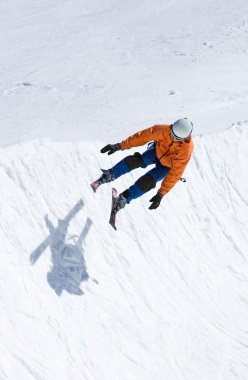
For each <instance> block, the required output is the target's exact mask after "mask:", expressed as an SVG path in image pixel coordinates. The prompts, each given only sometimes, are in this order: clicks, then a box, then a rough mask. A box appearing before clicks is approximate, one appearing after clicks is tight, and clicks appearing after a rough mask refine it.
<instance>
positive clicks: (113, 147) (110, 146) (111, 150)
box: [101, 144, 121, 155]
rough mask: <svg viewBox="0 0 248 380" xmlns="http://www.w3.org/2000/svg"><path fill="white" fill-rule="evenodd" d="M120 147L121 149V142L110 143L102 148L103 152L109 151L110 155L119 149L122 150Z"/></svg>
mask: <svg viewBox="0 0 248 380" xmlns="http://www.w3.org/2000/svg"><path fill="white" fill-rule="evenodd" d="M120 149H121V147H120V145H119V144H108V145H106V146H105V147H103V148H102V149H101V153H107V152H108V155H110V154H113V153H115V152H117V150H120Z"/></svg>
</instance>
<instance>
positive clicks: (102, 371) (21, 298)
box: [0, 125, 248, 380]
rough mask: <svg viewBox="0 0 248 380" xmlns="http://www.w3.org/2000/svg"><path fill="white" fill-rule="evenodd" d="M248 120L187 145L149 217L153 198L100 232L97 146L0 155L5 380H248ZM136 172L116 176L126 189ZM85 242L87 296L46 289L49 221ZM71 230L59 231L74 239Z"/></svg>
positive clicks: (102, 204) (104, 203) (102, 199)
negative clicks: (179, 168) (179, 175)
mask: <svg viewBox="0 0 248 380" xmlns="http://www.w3.org/2000/svg"><path fill="white" fill-rule="evenodd" d="M247 139H248V129H247V125H242V126H241V125H240V126H235V127H232V128H231V129H228V130H226V131H225V132H224V133H221V134H215V135H208V136H204V137H197V138H195V144H196V149H195V154H194V157H193V159H192V161H191V164H190V165H189V167H188V169H187V170H186V172H185V176H186V177H187V180H188V181H187V182H186V184H184V183H179V184H178V185H177V186H176V187H175V188H174V190H173V191H171V192H170V193H169V195H168V196H167V197H166V198H165V199H163V203H162V205H161V208H160V209H159V210H157V211H151V210H148V206H149V199H150V196H151V195H150V194H147V195H145V196H144V197H143V199H142V200H137V201H136V202H133V203H131V204H130V205H129V206H127V207H126V209H125V210H122V211H120V213H119V214H118V218H117V223H118V231H117V232H115V231H114V230H113V229H112V228H111V227H110V225H109V224H108V218H109V209H110V203H111V199H110V198H111V185H110V184H109V185H105V186H102V187H100V188H99V190H98V192H97V193H96V194H94V193H93V192H92V190H91V188H90V187H89V183H90V181H91V180H93V179H94V178H96V177H97V175H98V174H99V173H98V172H99V170H98V169H97V166H98V165H99V166H100V165H101V166H104V167H109V166H110V165H111V164H112V163H114V162H116V161H117V160H118V159H120V158H121V156H122V155H123V153H117V154H116V155H115V156H114V157H113V158H111V159H110V158H109V157H101V156H100V153H99V148H100V147H101V146H102V145H101V144H100V143H87V142H78V143H59V142H52V141H48V140H46V141H43V140H42V141H40V140H37V141H34V142H28V143H23V144H18V145H13V146H11V147H8V148H2V149H1V153H0V169H1V170H0V180H1V184H2V186H1V188H0V192H1V196H0V210H1V222H0V223H1V229H0V234H1V235H0V241H1V247H2V249H1V268H2V269H1V278H0V290H1V291H0V294H1V298H0V306H1V320H2V328H1V346H0V347H1V355H0V358H1V359H0V360H1V377H0V378H1V379H15V378H17V376H18V379H25V380H29V379H30V380H31V379H54V378H60V379H94V380H95V379H120V380H122V379H123V380H129V379H135V380H137V379H147V380H148V379H158V380H159V379H164V378H168V379H192V380H193V379H200V378H201V379H206V380H209V379H217V378H219V379H228V380H229V379H230V380H231V379H236V378H238V379H247V378H248V355H247V350H248V343H247V342H248V329H247V313H248V293H247V286H248V275H247V273H248V260H247V243H248V239H247V221H248V220H247V197H246V195H247V191H248V186H247V178H246V176H247V169H248V165H247V162H248V153H247V152H248V151H247ZM139 174H140V172H139V170H137V171H136V172H135V171H134V172H133V173H132V175H126V176H125V177H123V178H122V179H119V180H118V181H116V183H115V185H116V187H117V188H118V189H119V190H124V189H125V188H126V187H127V186H128V185H129V184H130V183H132V182H133V181H134V180H135V178H137V176H138V175H139ZM80 198H82V199H83V200H84V202H85V206H84V207H83V208H82V209H81V211H79V213H78V214H77V215H76V216H75V218H74V219H73V221H72V222H71V225H70V228H69V235H79V234H80V231H81V229H82V227H83V226H84V225H85V222H86V219H87V217H88V218H90V219H91V220H92V221H93V226H92V228H91V230H90V231H89V233H88V235H87V237H86V239H85V241H84V248H85V249H84V251H85V255H84V257H85V261H86V265H87V270H88V273H89V275H90V279H89V280H88V281H86V282H83V283H82V285H81V289H82V290H83V292H84V295H82V296H81V297H80V296H76V295H72V294H69V293H68V292H66V291H65V292H63V293H62V295H61V297H58V296H57V295H56V293H55V292H54V290H53V289H52V288H51V287H50V286H49V284H48V282H47V278H46V276H47V273H48V272H49V271H50V269H51V265H52V264H51V253H50V250H49V249H47V250H46V251H45V253H43V254H42V255H41V256H40V258H39V259H38V260H37V261H36V263H35V264H34V265H33V266H31V264H30V262H29V256H30V254H31V252H32V251H33V250H34V249H35V248H36V247H37V246H38V245H39V244H40V243H41V242H42V241H43V240H44V239H45V238H46V237H47V235H48V234H49V233H48V230H47V228H46V226H45V221H44V216H45V215H46V214H48V216H49V218H50V219H51V221H52V222H53V223H54V224H55V225H56V224H57V219H58V218H59V219H63V218H64V217H65V216H66V214H67V213H68V212H69V211H70V210H71V209H72V208H73V206H74V205H75V204H76V203H77V201H78V200H79V199H80ZM69 235H68V236H69Z"/></svg>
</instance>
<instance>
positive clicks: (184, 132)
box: [171, 117, 193, 141]
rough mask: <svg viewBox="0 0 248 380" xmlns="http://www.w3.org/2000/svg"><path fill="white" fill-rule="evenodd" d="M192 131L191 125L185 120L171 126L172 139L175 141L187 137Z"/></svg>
mask: <svg viewBox="0 0 248 380" xmlns="http://www.w3.org/2000/svg"><path fill="white" fill-rule="evenodd" d="M192 130H193V123H192V122H191V121H190V120H189V119H187V118H186V117H185V118H184V119H179V120H177V121H175V123H173V124H172V126H171V132H172V137H173V139H175V140H178V141H182V140H184V139H186V138H187V137H189V136H190V135H191V133H192Z"/></svg>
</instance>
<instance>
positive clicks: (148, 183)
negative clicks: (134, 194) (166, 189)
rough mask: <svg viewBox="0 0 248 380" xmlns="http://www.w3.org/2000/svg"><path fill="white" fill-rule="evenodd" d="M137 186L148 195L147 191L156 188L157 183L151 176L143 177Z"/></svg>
mask: <svg viewBox="0 0 248 380" xmlns="http://www.w3.org/2000/svg"><path fill="white" fill-rule="evenodd" d="M136 184H137V186H138V187H139V188H140V190H142V191H143V193H146V192H147V191H149V190H151V189H154V187H156V181H155V180H154V178H153V177H152V176H151V175H150V174H145V175H143V177H141V178H139V179H138V181H137V182H136Z"/></svg>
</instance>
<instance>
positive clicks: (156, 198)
mask: <svg viewBox="0 0 248 380" xmlns="http://www.w3.org/2000/svg"><path fill="white" fill-rule="evenodd" d="M162 198H163V195H161V194H160V193H157V194H156V195H154V197H152V199H150V202H152V204H151V206H150V207H149V210H154V209H156V208H158V206H159V205H160V202H161V200H162Z"/></svg>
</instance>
